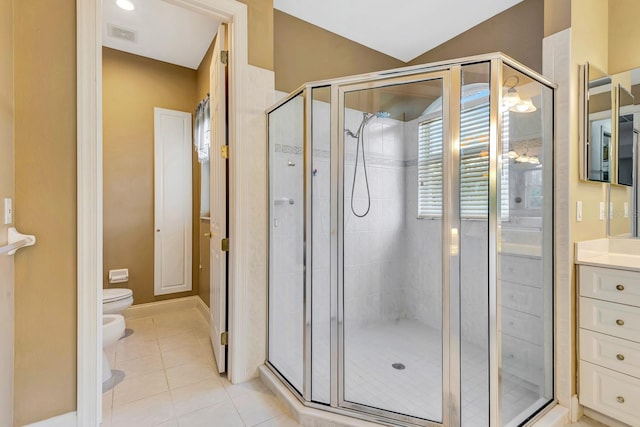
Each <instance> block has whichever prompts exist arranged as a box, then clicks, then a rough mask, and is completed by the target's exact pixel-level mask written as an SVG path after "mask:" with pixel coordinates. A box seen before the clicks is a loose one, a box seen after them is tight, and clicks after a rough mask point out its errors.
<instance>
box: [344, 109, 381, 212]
mask: <svg viewBox="0 0 640 427" xmlns="http://www.w3.org/2000/svg"><path fill="white" fill-rule="evenodd" d="M389 116H390V114H389V113H387V112H386V111H378V112H376V113H373V114H372V113H362V122H360V126H358V131H357V132H356V133H353V131H351V130H350V129H345V130H344V132H345V133H346V134H347V135H349V136H350V137H352V138H355V139H356V141H357V142H356V144H357V145H356V164H355V167H354V168H353V182H352V184H351V212H353V214H354V215H355V216H357V217H358V218H364V217H365V216H367V214H368V213H369V211H370V210H371V192H370V191H369V177H368V176H367V160H366V157H365V154H364V134H363V131H364V128H365V127H366V126H367V124H369V122H370V121H371V120H372V119H373V118H379V119H380V118H388V117H389ZM360 145H362V166H363V169H364V182H365V184H366V187H367V210H366V211H364V213H362V214H359V213H357V212H356V210H355V208H354V206H353V196H354V193H355V188H356V178H357V176H358V157H360Z"/></svg>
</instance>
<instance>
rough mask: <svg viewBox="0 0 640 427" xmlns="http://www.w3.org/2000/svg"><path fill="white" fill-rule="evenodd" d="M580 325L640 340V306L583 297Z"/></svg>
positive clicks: (581, 300) (616, 335)
mask: <svg viewBox="0 0 640 427" xmlns="http://www.w3.org/2000/svg"><path fill="white" fill-rule="evenodd" d="M580 327H581V328H585V329H589V330H591V331H596V332H601V333H603V334H608V335H613V336H615V337H619V338H624V339H627V340H631V341H636V342H640V308H637V307H631V306H628V305H623V304H616V303H612V302H607V301H600V300H597V299H591V298H585V297H581V298H580Z"/></svg>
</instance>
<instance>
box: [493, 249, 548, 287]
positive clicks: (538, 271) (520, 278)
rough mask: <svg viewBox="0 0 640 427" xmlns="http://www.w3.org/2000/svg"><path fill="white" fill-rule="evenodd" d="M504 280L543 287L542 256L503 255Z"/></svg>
mask: <svg viewBox="0 0 640 427" xmlns="http://www.w3.org/2000/svg"><path fill="white" fill-rule="evenodd" d="M500 265H501V272H502V280H504V281H507V282H511V283H519V284H521V285H527V286H535V287H536V288H541V287H542V279H543V275H542V258H527V257H519V256H513V255H502V257H501V258H500Z"/></svg>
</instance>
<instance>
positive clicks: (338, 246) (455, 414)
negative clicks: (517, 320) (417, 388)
mask: <svg viewBox="0 0 640 427" xmlns="http://www.w3.org/2000/svg"><path fill="white" fill-rule="evenodd" d="M478 63H489V64H490V65H489V67H490V145H489V147H490V153H489V154H490V157H489V158H490V160H489V215H488V224H489V355H490V357H489V420H490V426H489V427H499V426H501V425H502V423H501V420H500V413H501V408H500V402H501V398H500V378H499V362H500V361H499V359H500V357H501V349H500V348H499V337H498V331H499V326H500V325H499V324H498V319H500V313H499V311H500V305H499V304H498V292H499V290H498V284H499V283H500V280H501V278H500V268H499V267H500V266H499V260H498V245H499V241H498V240H499V231H498V225H499V218H501V212H500V209H501V208H500V203H499V198H500V188H499V185H500V184H499V183H500V165H499V162H498V159H499V158H500V157H501V156H502V154H503V153H502V141H501V139H502V136H501V132H499V130H501V129H502V126H501V125H502V123H501V121H502V118H501V116H502V115H501V114H499V112H500V111H499V106H500V105H501V101H502V82H503V75H502V74H503V71H502V66H503V65H508V66H510V67H512V68H513V69H515V70H516V71H519V72H521V73H523V74H524V75H526V76H527V77H529V78H531V79H532V80H534V81H535V82H538V83H540V84H542V85H544V86H546V87H548V88H550V89H554V90H555V89H556V85H555V84H554V83H552V82H550V81H549V80H547V79H546V78H544V77H543V76H541V75H540V74H538V73H537V72H535V71H533V70H531V69H530V68H528V67H526V66H524V65H522V64H520V63H519V62H517V61H515V60H513V59H512V58H510V57H508V56H506V55H504V54H502V53H499V52H498V53H490V54H486V55H478V56H471V57H465V58H460V59H455V60H450V61H441V62H436V63H432V64H425V65H418V66H412V67H404V68H399V69H393V70H387V71H381V72H376V73H368V74H361V75H356V76H349V77H344V78H338V79H331V80H323V81H317V82H312V83H306V84H304V85H302V86H301V87H299V88H298V89H296V90H295V91H293V92H291V93H290V94H289V95H287V96H286V97H284V98H283V99H281V100H280V101H279V102H278V103H276V104H274V105H273V106H272V107H270V108H269V109H267V111H266V114H267V135H269V129H268V126H269V120H268V115H269V114H270V113H271V112H273V111H275V110H277V109H278V108H279V107H281V106H282V105H284V104H286V103H287V102H289V101H290V100H291V99H293V98H295V97H297V96H302V97H303V100H304V101H303V105H304V107H303V108H304V112H303V115H304V144H303V154H302V155H303V158H304V170H303V176H304V183H303V190H304V195H303V196H304V208H303V210H304V225H303V230H304V235H303V236H304V238H303V240H304V248H303V254H304V255H303V262H304V268H303V280H304V297H303V298H304V302H303V304H304V309H303V310H304V315H303V322H304V325H303V333H304V338H303V339H304V344H303V345H304V347H303V385H302V390H301V391H300V392H299V391H298V390H297V389H296V388H295V387H294V386H293V385H292V384H291V383H290V382H289V381H288V380H287V379H286V378H285V377H284V376H283V375H281V374H280V372H279V371H278V369H277V368H275V367H274V366H273V365H272V364H271V363H270V362H269V348H268V347H269V322H268V321H267V360H266V362H265V364H266V366H268V367H269V368H270V370H271V371H272V372H273V373H274V374H275V376H276V377H278V378H279V379H280V381H281V382H282V383H283V384H285V385H286V386H287V387H288V388H289V390H290V391H291V392H292V393H293V394H294V395H295V396H296V397H297V398H298V399H299V400H300V402H301V403H303V404H304V405H306V406H308V407H311V408H316V409H322V410H328V411H331V412H335V413H339V414H343V415H348V416H351V417H355V418H359V419H362V420H367V421H373V422H378V423H382V424H388V425H398V422H400V423H405V424H407V425H417V426H427V427H442V426H447V427H459V426H460V423H461V420H460V411H461V401H460V395H461V390H460V372H461V366H460V365H461V363H460V339H461V332H460V328H461V325H460V314H461V313H460V303H459V301H460V275H459V272H460V256H459V251H458V245H459V242H458V234H457V230H460V206H459V198H457V197H443V215H442V221H443V225H442V230H443V242H442V282H443V288H442V290H443V292H442V299H443V301H442V303H443V305H442V337H443V342H442V345H443V348H442V350H443V355H442V356H443V376H442V380H443V384H442V386H443V390H442V391H443V395H442V418H443V420H442V423H437V422H432V421H427V420H423V419H421V418H416V417H411V416H406V415H402V414H398V413H394V412H390V411H386V410H382V409H377V408H372V407H369V406H365V405H361V404H355V403H352V402H347V401H345V400H344V396H343V390H344V387H343V385H344V371H343V369H344V367H343V366H342V364H343V350H344V349H343V346H344V342H343V338H344V337H343V330H344V329H343V320H344V319H343V313H344V310H343V308H344V301H343V299H342V296H343V291H344V277H343V271H344V270H343V247H344V246H343V239H344V236H343V232H344V221H343V215H341V214H340V212H344V206H343V203H344V197H343V196H344V194H343V191H344V189H343V186H342V185H340V183H342V182H343V179H344V157H343V156H344V150H343V147H344V138H345V136H344V132H342V131H341V129H343V128H344V114H341V112H342V111H344V107H345V105H344V94H345V93H346V92H350V91H353V90H362V89H373V88H378V87H383V86H389V85H397V84H402V83H411V82H419V81H425V80H432V79H442V82H443V95H442V99H443V113H444V114H443V132H444V135H445V139H444V141H445V143H444V144H443V151H444V152H443V194H445V195H446V194H459V190H460V165H459V147H460V114H461V107H460V102H455V100H460V99H461V87H462V84H461V83H462V67H463V66H466V65H472V64H478ZM320 88H330V90H331V100H330V105H331V111H330V114H331V144H330V147H331V158H330V161H331V196H330V197H331V199H330V200H331V202H330V204H331V230H336V231H337V232H333V233H331V258H330V260H331V262H330V265H331V275H330V277H331V281H330V283H331V284H330V286H331V290H330V292H331V303H330V306H331V315H330V316H331V340H330V341H331V363H330V366H331V378H330V384H331V386H330V390H331V400H330V405H325V404H322V403H317V402H314V401H312V396H311V381H312V378H311V375H312V364H311V355H312V354H311V346H312V341H311V337H312V318H311V313H312V305H311V296H312V283H311V281H312V274H311V272H312V271H313V269H312V263H313V259H312V256H311V251H312V242H311V239H312V220H311V215H312V208H313V207H312V197H311V191H312V188H311V187H312V181H311V176H312V156H313V139H312V114H311V112H312V103H313V90H314V89H320ZM552 98H553V99H552V106H553V109H554V111H553V113H552V116H553V127H554V128H553V129H552V134H553V137H555V91H552ZM450 100H453V101H454V102H449V101H450ZM447 141H448V143H447ZM272 162H273V159H272V158H271V156H270V155H269V156H268V159H267V168H268V169H267V170H271V168H272V167H273V164H272ZM269 187H270V186H269ZM269 191H270V188H269ZM267 200H271V194H269V195H268V198H267ZM271 209H272V206H271V203H269V212H268V215H267V217H268V218H271ZM552 216H553V208H552ZM268 221H269V219H268ZM270 229H271V226H270V224H268V225H267V233H269V232H270V231H269V230H270ZM454 230H455V232H454ZM267 241H268V242H271V240H270V236H269V235H268V236H267ZM552 246H553V245H552ZM269 252H270V251H269ZM551 259H552V260H553V259H554V256H553V255H552V257H551ZM269 266H270V263H269V262H268V263H267V268H268V269H269V272H268V279H269V283H271V282H272V279H273V278H272V271H271V269H270V267H269ZM553 276H555V275H553ZM554 279H555V278H554ZM551 292H552V293H553V292H555V286H553V290H552V291H551ZM267 298H268V292H267ZM267 304H268V302H267ZM267 307H268V306H267ZM268 312H269V310H268V309H267V316H268V315H269V313H268ZM267 320H268V319H267ZM552 323H553V324H554V325H555V312H554V314H553V320H552ZM553 346H554V349H553V354H554V357H553V358H554V359H555V348H556V345H555V334H554V340H553ZM551 362H553V361H551ZM552 365H553V363H552ZM554 377H555V371H554ZM554 387H555V385H554ZM556 403H557V400H556V398H555V392H554V398H553V399H552V400H551V401H550V402H548V403H547V405H546V406H544V407H542V408H540V409H539V410H538V411H537V412H536V413H535V414H532V416H531V417H530V418H529V419H528V420H527V422H526V425H528V424H532V423H534V422H535V421H537V420H538V419H539V418H540V417H541V416H543V415H544V414H545V413H546V412H548V411H549V410H550V409H551V408H552V407H553V406H555V404H556Z"/></svg>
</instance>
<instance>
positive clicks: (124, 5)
mask: <svg viewBox="0 0 640 427" xmlns="http://www.w3.org/2000/svg"><path fill="white" fill-rule="evenodd" d="M116 4H117V5H118V7H119V8H120V9H124V10H133V9H135V8H136V7H135V6H134V5H133V3H131V2H130V1H129V0H116Z"/></svg>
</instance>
